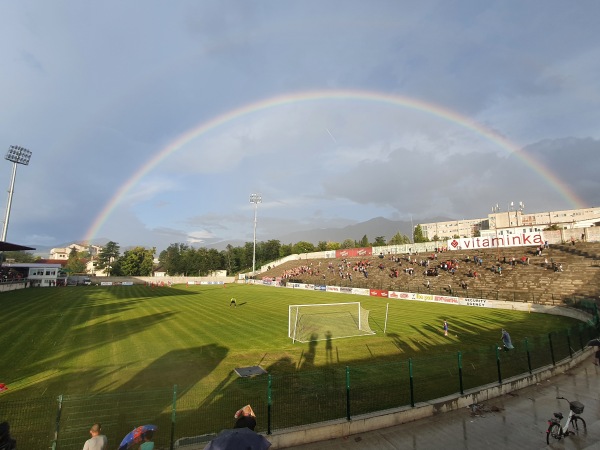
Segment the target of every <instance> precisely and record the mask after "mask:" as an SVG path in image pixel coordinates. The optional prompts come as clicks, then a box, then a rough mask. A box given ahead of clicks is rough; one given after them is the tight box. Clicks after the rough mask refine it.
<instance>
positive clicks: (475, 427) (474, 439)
mask: <svg viewBox="0 0 600 450" xmlns="http://www.w3.org/2000/svg"><path fill="white" fill-rule="evenodd" d="M557 396H563V397H566V398H568V399H569V400H572V401H573V400H578V401H580V402H581V403H583V404H584V405H585V410H584V412H583V414H582V415H581V416H582V417H583V418H584V419H585V420H586V422H587V433H586V434H585V435H579V436H569V437H567V438H565V439H562V440H560V441H555V442H551V444H550V445H547V444H546V429H547V428H548V423H547V420H548V419H549V418H550V417H552V413H553V412H555V411H556V412H557V411H561V412H562V413H563V414H564V415H565V417H566V415H567V414H568V411H569V407H568V404H567V402H565V401H564V400H557V399H556V397H557ZM289 448H291V449H295V450H359V449H360V450H392V449H394V450H395V449H412V450H454V449H456V450H459V449H465V450H466V449H469V450H500V449H528V450H529V449H561V450H569V449H587V450H590V449H599V450H600V368H598V367H597V366H595V365H593V364H592V360H591V358H590V359H588V360H586V361H584V362H582V363H581V364H579V365H578V366H576V367H575V368H572V369H570V370H569V371H567V372H564V373H562V374H560V375H557V376H555V377H552V378H550V379H549V380H546V381H544V382H542V383H540V384H538V385H536V386H530V387H527V388H524V389H522V390H519V391H516V392H512V393H511V394H509V395H505V396H502V397H499V398H496V399H493V400H490V401H488V402H486V403H484V404H480V405H478V407H477V408H474V409H471V408H463V409H461V410H457V411H452V412H447V413H443V414H439V415H437V416H434V417H430V418H427V419H423V420H418V421H415V422H411V423H406V424H403V425H398V426H394V427H390V428H385V429H381V430H376V431H370V432H366V433H360V434H357V435H353V436H348V437H345V438H338V439H332V440H329V441H324V442H316V443H312V444H304V445H299V446H295V447H289Z"/></svg>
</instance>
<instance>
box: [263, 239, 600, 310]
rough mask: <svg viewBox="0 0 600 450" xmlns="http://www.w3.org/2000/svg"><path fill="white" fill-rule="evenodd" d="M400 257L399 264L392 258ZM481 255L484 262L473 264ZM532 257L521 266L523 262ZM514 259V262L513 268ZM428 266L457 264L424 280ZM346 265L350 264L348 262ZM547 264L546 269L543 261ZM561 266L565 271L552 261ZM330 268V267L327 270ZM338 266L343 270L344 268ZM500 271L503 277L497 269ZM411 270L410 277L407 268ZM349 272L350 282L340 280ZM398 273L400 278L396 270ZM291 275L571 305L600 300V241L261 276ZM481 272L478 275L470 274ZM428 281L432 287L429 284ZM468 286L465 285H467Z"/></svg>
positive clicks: (293, 267) (307, 262)
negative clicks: (362, 268) (539, 252)
mask: <svg viewBox="0 0 600 450" xmlns="http://www.w3.org/2000/svg"><path fill="white" fill-rule="evenodd" d="M393 257H395V258H399V262H396V261H395V260H392V258H393ZM475 257H478V258H481V259H482V260H483V263H482V264H481V265H480V264H476V263H474V262H473V261H474V258H475ZM523 257H525V258H529V264H523V263H522V262H521V258H523ZM513 258H515V260H516V263H515V264H511V261H512V259H513ZM427 260H428V261H429V268H433V267H435V266H439V265H440V264H442V263H443V262H446V261H451V260H454V261H456V262H457V268H456V270H455V273H454V274H452V273H450V271H447V270H441V269H440V270H439V271H438V273H439V276H426V275H424V272H425V270H426V268H427V267H425V266H423V265H422V264H423V262H424V261H427ZM344 261H345V262H346V263H345V264H344ZM546 261H547V262H548V264H547V265H546V263H545V262H546ZM361 262H362V263H363V264H367V271H368V277H365V276H364V275H363V274H362V273H361V272H359V271H357V270H354V268H355V267H356V266H357V264H359V263H361ZM552 262H554V263H555V265H556V266H558V265H562V272H557V271H554V270H553V269H552V266H551V263H552ZM330 265H331V266H332V267H331V268H330V267H329V266H330ZM340 267H342V268H341V269H340ZM498 267H500V268H501V274H499V273H498V270H497V268H498ZM410 268H412V269H413V274H412V275H410V274H409V271H408V270H407V269H410ZM340 270H342V272H343V273H344V274H346V273H350V274H351V275H352V280H350V279H349V278H347V277H344V278H342V277H340V274H339V272H340ZM395 270H398V276H397V277H395V276H392V271H395ZM287 271H295V272H296V273H295V274H294V275H292V276H290V277H289V278H287V279H286V281H288V282H298V283H308V284H317V285H336V286H350V287H360V288H370V289H382V290H389V291H403V292H422V293H431V294H439V295H449V294H450V290H451V291H452V295H455V296H461V297H467V296H468V297H483V298H498V299H500V300H514V301H529V302H535V303H552V304H569V302H571V301H573V299H576V298H577V299H583V298H585V299H590V300H595V301H597V302H598V301H600V243H599V242H591V243H587V242H578V243H576V244H575V245H571V244H561V245H552V246H550V248H548V249H545V250H543V252H542V255H541V256H538V255H537V253H536V247H513V248H505V249H499V250H495V249H493V250H492V249H490V250H459V251H447V252H442V253H438V254H437V258H434V257H432V254H429V253H428V254H425V253H421V254H412V255H407V254H401V255H400V254H398V255H391V254H385V255H383V257H380V255H373V256H368V257H362V258H345V259H337V258H336V259H299V260H295V261H288V262H286V263H283V264H281V265H279V266H277V267H274V268H271V269H270V270H267V271H266V272H263V273H262V274H261V277H273V278H277V277H281V276H282V275H283V274H284V273H286V272H287ZM475 271H476V272H477V277H474V276H472V272H475ZM428 281H429V287H427V282H428ZM464 283H466V287H464Z"/></svg>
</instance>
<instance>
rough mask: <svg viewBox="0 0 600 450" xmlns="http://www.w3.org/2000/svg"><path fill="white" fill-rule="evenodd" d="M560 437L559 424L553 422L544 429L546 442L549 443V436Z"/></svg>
mask: <svg viewBox="0 0 600 450" xmlns="http://www.w3.org/2000/svg"><path fill="white" fill-rule="evenodd" d="M551 437H552V438H554V439H560V438H561V435H560V424H558V423H553V424H551V425H550V426H549V427H548V431H546V444H550V438H551Z"/></svg>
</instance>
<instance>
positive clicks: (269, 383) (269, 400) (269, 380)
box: [267, 374, 273, 434]
mask: <svg viewBox="0 0 600 450" xmlns="http://www.w3.org/2000/svg"><path fill="white" fill-rule="evenodd" d="M272 387H273V378H272V375H271V374H269V375H268V376H267V434H271V405H272V403H273V402H272V397H271V394H272Z"/></svg>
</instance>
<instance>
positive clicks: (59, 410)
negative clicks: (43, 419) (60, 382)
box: [52, 394, 63, 450]
mask: <svg viewBox="0 0 600 450" xmlns="http://www.w3.org/2000/svg"><path fill="white" fill-rule="evenodd" d="M57 400H58V410H57V411H56V424H55V426H54V440H53V441H52V450H56V444H57V443H58V432H59V430H60V415H61V412H62V403H63V396H62V394H60V395H59V396H58V398H57Z"/></svg>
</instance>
